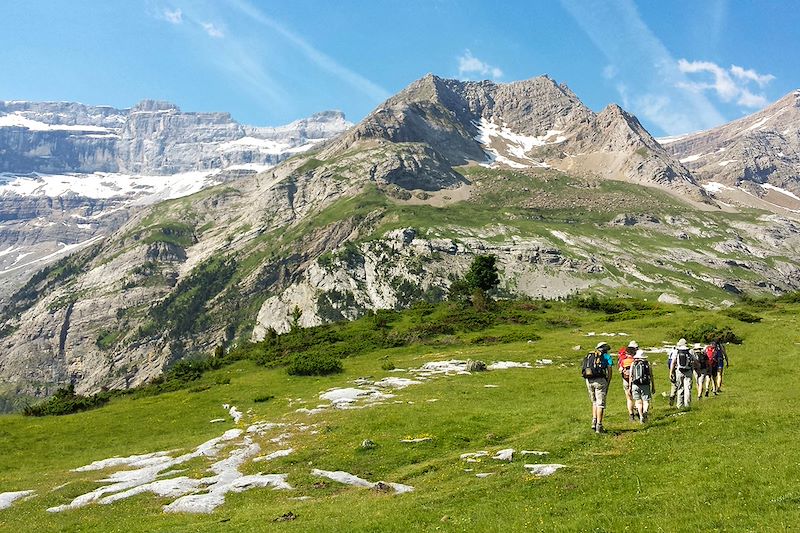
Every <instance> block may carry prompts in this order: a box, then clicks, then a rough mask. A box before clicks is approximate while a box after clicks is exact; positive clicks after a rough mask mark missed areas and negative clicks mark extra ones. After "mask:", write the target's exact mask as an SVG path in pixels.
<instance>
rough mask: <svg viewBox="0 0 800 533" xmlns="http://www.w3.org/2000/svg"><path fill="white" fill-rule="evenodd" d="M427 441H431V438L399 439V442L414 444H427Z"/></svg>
mask: <svg viewBox="0 0 800 533" xmlns="http://www.w3.org/2000/svg"><path fill="white" fill-rule="evenodd" d="M429 440H431V437H417V438H415V439H400V442H405V443H416V442H428V441H429Z"/></svg>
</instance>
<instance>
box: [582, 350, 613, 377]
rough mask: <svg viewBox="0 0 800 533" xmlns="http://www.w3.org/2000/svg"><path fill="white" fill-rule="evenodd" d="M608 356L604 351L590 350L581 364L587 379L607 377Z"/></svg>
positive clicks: (583, 374)
mask: <svg viewBox="0 0 800 533" xmlns="http://www.w3.org/2000/svg"><path fill="white" fill-rule="evenodd" d="M606 368H608V364H607V363H606V358H605V357H604V356H603V353H602V352H596V351H595V352H589V353H588V354H587V355H586V357H584V358H583V365H581V376H583V377H584V378H585V379H595V378H604V377H606Z"/></svg>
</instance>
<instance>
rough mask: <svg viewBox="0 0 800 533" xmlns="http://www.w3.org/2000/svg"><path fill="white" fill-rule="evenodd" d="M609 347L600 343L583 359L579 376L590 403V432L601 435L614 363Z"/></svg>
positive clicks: (605, 343) (604, 343)
mask: <svg viewBox="0 0 800 533" xmlns="http://www.w3.org/2000/svg"><path fill="white" fill-rule="evenodd" d="M610 349H611V346H609V345H608V343H607V342H600V343H598V344H597V346H596V347H595V349H594V351H592V352H589V353H588V354H587V355H586V357H584V358H583V365H581V376H583V378H584V379H585V380H586V389H587V390H588V391H589V401H591V402H592V431H595V432H597V433H603V432H604V429H603V414H604V412H605V408H606V395H607V394H608V386H609V383H611V370H612V367H613V366H614V362H613V361H612V360H611V356H610V355H608V351H609V350H610Z"/></svg>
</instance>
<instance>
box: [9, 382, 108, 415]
mask: <svg viewBox="0 0 800 533" xmlns="http://www.w3.org/2000/svg"><path fill="white" fill-rule="evenodd" d="M110 399H111V393H108V392H99V393H97V394H93V395H91V396H81V395H79V394H75V387H74V386H73V385H69V386H67V387H64V388H61V389H58V390H57V391H56V393H55V394H54V395H53V396H52V397H51V398H48V399H47V400H44V401H41V402H39V403H37V404H34V405H26V406H25V407H24V408H23V410H22V412H23V414H24V415H25V416H58V415H68V414H71V413H77V412H80V411H88V410H89V409H94V408H96V407H100V406H102V405H104V404H106V403H108V400H110Z"/></svg>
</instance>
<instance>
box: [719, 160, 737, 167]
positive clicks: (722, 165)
mask: <svg viewBox="0 0 800 533" xmlns="http://www.w3.org/2000/svg"><path fill="white" fill-rule="evenodd" d="M737 161H738V159H726V160H725V161H720V162H719V163H717V164H718V165H719V166H721V167H727V166H728V165H730V164H731V163H735V162H737Z"/></svg>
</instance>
